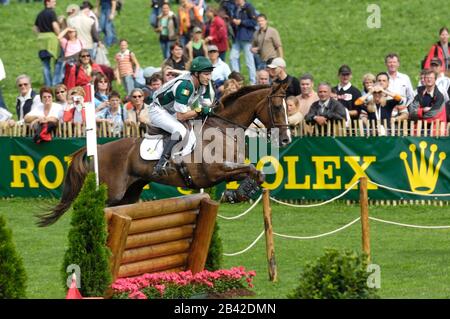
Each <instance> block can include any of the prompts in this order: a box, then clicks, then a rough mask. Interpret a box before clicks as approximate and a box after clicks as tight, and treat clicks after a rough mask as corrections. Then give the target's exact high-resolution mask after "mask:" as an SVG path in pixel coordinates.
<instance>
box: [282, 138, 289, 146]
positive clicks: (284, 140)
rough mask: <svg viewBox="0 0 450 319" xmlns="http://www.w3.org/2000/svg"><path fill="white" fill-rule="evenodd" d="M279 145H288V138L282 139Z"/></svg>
mask: <svg viewBox="0 0 450 319" xmlns="http://www.w3.org/2000/svg"><path fill="white" fill-rule="evenodd" d="M281 143H282V144H283V145H288V144H289V139H288V138H284V139H283V140H282V141H281Z"/></svg>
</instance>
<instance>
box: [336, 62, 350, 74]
mask: <svg viewBox="0 0 450 319" xmlns="http://www.w3.org/2000/svg"><path fill="white" fill-rule="evenodd" d="M338 74H352V69H350V67H349V66H348V65H347V64H343V65H341V67H340V68H339V71H338Z"/></svg>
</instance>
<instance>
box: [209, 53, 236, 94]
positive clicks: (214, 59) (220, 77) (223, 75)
mask: <svg viewBox="0 0 450 319" xmlns="http://www.w3.org/2000/svg"><path fill="white" fill-rule="evenodd" d="M208 58H209V60H210V61H211V63H212V65H213V67H214V70H213V71H212V74H211V80H212V81H213V83H214V89H215V90H216V94H217V98H219V97H220V96H221V95H222V93H223V84H224V82H225V81H226V80H227V79H228V76H229V75H230V73H231V70H230V67H229V66H228V64H226V63H225V62H224V61H222V59H221V58H220V57H219V49H218V48H217V46H216V45H208Z"/></svg>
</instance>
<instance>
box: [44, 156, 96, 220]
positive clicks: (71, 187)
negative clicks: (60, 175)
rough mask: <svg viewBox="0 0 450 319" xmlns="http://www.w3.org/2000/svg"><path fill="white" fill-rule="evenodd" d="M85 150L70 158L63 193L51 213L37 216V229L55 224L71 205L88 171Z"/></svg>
mask: <svg viewBox="0 0 450 319" xmlns="http://www.w3.org/2000/svg"><path fill="white" fill-rule="evenodd" d="M85 154H86V148H85V147H83V148H82V149H80V150H78V151H77V152H75V153H74V154H73V156H72V162H71V164H70V165H69V168H68V169H67V174H66V177H65V179H64V186H63V192H62V196H61V200H60V201H59V203H58V204H57V205H56V206H55V207H53V209H52V210H51V212H49V213H46V214H42V215H39V216H38V218H39V221H38V222H37V224H38V226H39V227H45V226H49V225H52V224H53V223H55V222H56V221H57V220H58V219H59V218H60V217H61V216H62V215H63V214H64V213H65V212H66V211H67V210H68V209H69V208H70V206H71V205H72V202H73V201H74V199H75V198H76V197H77V195H78V193H79V192H80V190H81V187H82V186H83V183H84V179H85V178H86V175H87V173H88V171H89V166H88V162H87V161H86V156H85Z"/></svg>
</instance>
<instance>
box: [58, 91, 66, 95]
mask: <svg viewBox="0 0 450 319" xmlns="http://www.w3.org/2000/svg"><path fill="white" fill-rule="evenodd" d="M62 93H66V91H59V92H56V94H62Z"/></svg>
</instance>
